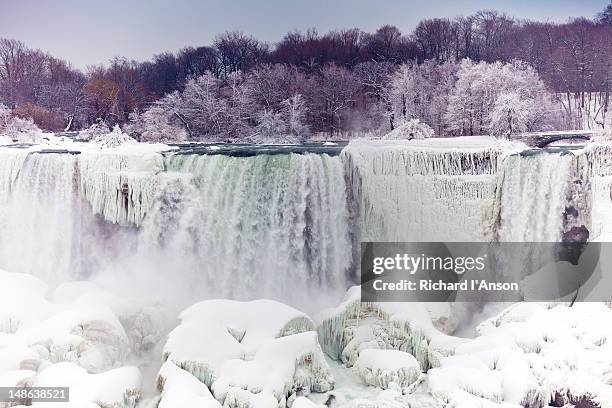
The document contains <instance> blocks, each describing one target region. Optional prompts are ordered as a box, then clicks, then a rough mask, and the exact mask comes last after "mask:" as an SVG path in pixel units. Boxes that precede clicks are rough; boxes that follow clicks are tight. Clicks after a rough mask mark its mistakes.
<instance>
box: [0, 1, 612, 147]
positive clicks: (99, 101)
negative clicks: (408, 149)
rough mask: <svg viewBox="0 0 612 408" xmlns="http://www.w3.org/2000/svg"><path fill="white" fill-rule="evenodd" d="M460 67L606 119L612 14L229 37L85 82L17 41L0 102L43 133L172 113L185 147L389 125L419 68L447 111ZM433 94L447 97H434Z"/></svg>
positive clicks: (453, 130) (120, 61) (438, 122)
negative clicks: (521, 83) (525, 85)
mask: <svg viewBox="0 0 612 408" xmlns="http://www.w3.org/2000/svg"><path fill="white" fill-rule="evenodd" d="M466 58H467V59H470V60H472V61H474V62H479V61H483V62H489V63H491V62H501V63H509V62H512V61H514V60H517V59H519V60H522V61H525V62H526V63H527V64H529V65H530V66H531V67H533V68H534V69H535V71H536V72H537V74H538V75H539V78H540V79H541V80H542V81H543V83H544V84H545V89H546V90H547V91H550V92H552V93H557V94H564V95H566V99H567V100H568V101H569V100H572V103H571V104H569V103H568V104H567V106H568V108H567V109H574V110H575V109H576V108H581V104H582V105H583V107H586V106H587V105H588V104H589V103H590V100H591V99H590V98H589V96H590V94H592V93H597V94H598V95H602V94H603V95H604V97H603V98H604V99H603V100H605V108H604V109H605V110H607V107H608V105H607V104H608V100H607V95H608V93H609V91H610V89H611V87H612V77H611V76H612V12H610V6H608V8H607V9H606V10H604V12H602V13H601V14H600V15H598V16H597V17H596V18H595V19H593V20H589V19H583V18H581V19H576V20H573V21H570V22H568V23H564V24H556V23H543V22H534V21H519V20H516V19H514V18H511V17H509V16H507V15H504V14H501V13H498V12H495V11H482V12H479V13H476V14H475V15H472V16H468V17H457V18H454V19H425V20H422V21H421V22H420V23H419V24H418V25H417V27H416V28H415V30H414V31H413V32H411V33H402V32H400V30H399V29H397V28H396V27H393V26H384V27H381V28H380V29H378V30H376V32H374V33H366V32H363V31H361V30H359V29H346V30H339V31H332V32H329V33H326V34H319V33H317V32H316V30H314V29H313V30H308V31H307V32H305V33H303V32H290V33H287V34H286V35H285V36H284V37H283V38H282V39H281V40H280V41H279V42H278V43H276V44H274V45H269V44H266V43H264V42H261V41H259V40H257V39H255V38H253V37H251V36H249V35H246V34H244V33H240V32H227V33H224V34H221V35H219V36H218V37H217V38H216V39H215V41H214V42H213V44H211V45H210V46H202V47H187V48H184V49H183V50H181V51H179V52H178V53H170V52H167V53H162V54H159V55H156V56H154V57H153V59H152V60H151V61H146V62H136V61H132V60H129V59H126V58H115V59H113V60H112V61H110V62H109V63H108V64H106V65H100V66H95V67H90V68H89V69H88V70H87V72H80V71H78V70H75V69H73V68H72V67H71V66H70V64H69V63H68V62H66V61H62V60H60V59H58V58H55V57H53V56H51V55H49V54H47V53H45V52H43V51H40V50H33V49H30V48H28V47H27V46H26V45H25V44H23V43H21V42H19V41H16V40H10V39H0V103H3V104H5V105H7V106H9V107H10V108H11V109H13V110H14V113H15V114H16V115H19V116H22V117H32V118H33V119H34V121H35V122H36V123H37V124H38V125H39V126H41V127H42V128H44V129H49V130H60V129H79V128H85V127H88V126H89V125H91V124H93V123H96V121H98V120H99V119H101V120H102V121H104V122H105V123H106V124H108V125H109V126H110V125H114V124H126V123H128V122H130V120H131V119H132V122H134V123H141V127H142V126H144V121H145V119H147V116H145V115H144V114H145V113H146V112H147V111H150V110H151V109H153V111H154V112H153V113H150V114H149V115H148V117H149V123H148V124H147V126H149V127H151V126H154V123H152V122H151V120H152V119H151V117H152V116H155V115H154V114H156V112H155V110H157V116H155V120H156V121H157V122H159V121H160V120H161V119H160V117H159V115H158V114H159V113H160V112H164V114H168V112H169V114H170V115H173V119H172V120H170V119H169V118H167V117H166V118H165V119H163V121H166V119H168V120H170V122H172V125H173V126H174V123H175V122H177V123H178V125H181V124H182V127H181V129H182V131H185V132H186V133H187V134H188V137H190V138H201V137H206V136H208V135H209V134H211V133H207V132H217V133H216V134H217V135H220V136H221V137H240V136H241V135H247V134H248V135H261V134H264V133H270V132H279V131H284V132H288V133H291V132H293V133H302V134H303V133H308V134H313V133H318V132H324V133H327V134H344V133H347V132H367V131H373V130H379V129H381V128H384V127H385V126H386V127H387V129H389V128H392V127H393V125H394V124H393V122H394V119H396V116H397V109H396V105H394V104H397V100H395V99H393V95H392V91H393V82H394V81H395V82H396V83H397V81H398V75H402V69H404V71H405V70H406V67H411V68H414V69H416V67H419V66H421V65H422V64H423V63H425V62H426V63H427V64H428V65H426V66H427V67H429V68H427V69H425V70H421V71H419V72H420V74H419V75H430V74H431V75H434V77H431V78H427V80H428V81H429V82H427V84H432V83H434V82H435V83H436V84H439V86H440V87H439V88H438V87H437V86H438V85H436V86H434V87H433V88H431V89H430V90H428V92H429V93H428V94H427V98H429V100H430V101H434V102H435V101H437V100H438V99H443V100H444V101H445V102H444V103H447V102H448V101H447V99H448V96H449V95H450V92H451V91H452V87H453V86H454V84H455V83H456V81H457V72H458V71H459V63H460V61H461V60H463V59H466ZM445 64H447V65H445ZM402 67H404V68H402ZM481 71H482V70H481ZM436 75H437V76H438V77H436ZM444 75H448V76H444ZM190 84H191V85H190ZM196 85H197V86H196ZM428 86H429V85H428ZM203 89H204V90H205V92H204V94H202V90H203ZM442 92H446V94H445V95H442V94H438V93H442ZM543 92H544V91H543ZM416 95H417V94H416V93H415V94H409V95H407V96H404V97H407V98H408V99H411V98H412V99H413V98H415V97H416ZM205 97H207V98H213V97H214V98H213V99H211V100H212V101H213V102H214V103H213V105H214V104H217V103H219V105H218V108H217V109H212V108H211V109H212V110H211V111H210V112H205V111H202V110H198V109H203V108H202V106H201V105H202V104H201V105H197V104H195V105H194V104H193V101H197V100H198V98H205ZM557 97H558V96H557ZM551 98H552V96H551ZM599 98H601V96H599ZM189 101H191V102H189ZM189 103H192V105H189ZM419 103H420V105H419V106H421V107H423V106H425V105H424V104H423V103H422V101H421V102H419ZM435 103H438V102H435ZM203 105H206V104H203ZM206 106H208V105H206ZM178 107H181V109H182V110H180V112H179V109H178ZM164 109H165V110H164ZM421 109H423V112H424V113H423V115H424V116H419V114H417V113H411V112H408V116H410V117H412V118H419V119H421V120H423V121H425V122H426V123H428V124H429V125H430V126H431V127H432V128H434V130H435V131H436V133H437V134H459V133H468V132H469V130H468V129H467V128H462V130H458V129H457V127H456V126H449V124H448V123H445V122H444V119H443V118H444V117H446V118H449V116H448V115H446V110H447V107H446V106H445V105H444V106H442V107H438V108H436V109H438V110H440V112H439V114H438V115H437V116H436V117H437V119H435V120H434V119H432V118H429V117H426V116H427V115H429V116H431V115H432V114H431V113H430V112H428V110H427V108H426V107H424V108H421ZM598 109H601V107H598ZM403 113H406V112H403ZM190 115H191V119H190ZM445 115H446V116H445ZM194 121H195V122H197V123H195V122H194ZM298 122H299V123H298ZM164 123H165V122H164ZM193 123H195V124H194V125H193V126H190V124H193ZM166 124H167V123H166ZM159 126H161V124H159ZM292 127H293V128H292ZM297 128H300V130H299V132H298V130H296V129H297ZM253 129H258V130H257V131H255V132H254V131H253ZM479 130H482V126H479ZM473 131H474V130H473Z"/></svg>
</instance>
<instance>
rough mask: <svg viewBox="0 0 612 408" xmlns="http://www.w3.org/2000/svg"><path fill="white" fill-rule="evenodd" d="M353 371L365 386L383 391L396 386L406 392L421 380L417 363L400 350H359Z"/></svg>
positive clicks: (409, 355)
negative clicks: (355, 371) (354, 370)
mask: <svg viewBox="0 0 612 408" xmlns="http://www.w3.org/2000/svg"><path fill="white" fill-rule="evenodd" d="M355 369H356V370H357V372H358V373H359V376H360V377H361V378H362V379H363V380H364V381H365V382H366V383H367V384H369V385H372V386H374V387H380V388H382V389H385V390H386V389H389V388H390V387H391V386H392V385H393V384H396V385H397V386H398V387H400V388H402V389H406V390H407V392H408V390H410V389H411V388H412V387H413V386H414V385H415V384H416V383H417V381H418V380H419V379H420V378H421V367H420V365H419V362H418V361H417V360H416V358H414V357H413V356H412V355H411V354H408V353H406V352H404V351H400V350H385V349H383V350H376V349H365V350H361V352H360V353H359V357H358V358H357V361H356V362H355Z"/></svg>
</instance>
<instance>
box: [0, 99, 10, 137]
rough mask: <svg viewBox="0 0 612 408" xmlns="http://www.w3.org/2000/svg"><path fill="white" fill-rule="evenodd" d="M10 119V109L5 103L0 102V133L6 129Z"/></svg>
mask: <svg viewBox="0 0 612 408" xmlns="http://www.w3.org/2000/svg"><path fill="white" fill-rule="evenodd" d="M11 119H12V115H11V110H10V109H9V108H8V107H7V106H6V105H3V104H1V103H0V134H2V133H4V132H5V131H6V128H7V127H8V125H9V123H10V121H11Z"/></svg>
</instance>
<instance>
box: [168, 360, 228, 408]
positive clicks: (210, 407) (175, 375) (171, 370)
mask: <svg viewBox="0 0 612 408" xmlns="http://www.w3.org/2000/svg"><path fill="white" fill-rule="evenodd" d="M157 389H158V391H159V392H160V393H161V399H160V401H159V405H158V406H157V407H158V408H178V407H190V408H221V404H220V403H219V401H217V400H216V399H215V398H214V397H213V396H212V394H211V392H210V391H209V389H208V387H207V386H206V385H205V384H203V383H202V382H200V381H199V380H198V379H197V378H195V377H194V376H193V375H191V374H190V373H188V372H187V371H185V370H183V369H181V368H179V367H177V366H176V365H175V364H174V363H172V362H170V361H166V362H165V363H164V364H163V365H162V367H161V369H160V370H159V374H158V375H157Z"/></svg>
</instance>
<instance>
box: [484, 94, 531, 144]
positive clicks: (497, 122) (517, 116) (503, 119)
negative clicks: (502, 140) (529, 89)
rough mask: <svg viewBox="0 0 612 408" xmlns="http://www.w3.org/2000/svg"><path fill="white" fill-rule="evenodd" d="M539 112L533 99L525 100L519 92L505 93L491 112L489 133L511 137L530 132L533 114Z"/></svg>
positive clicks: (497, 100)
mask: <svg viewBox="0 0 612 408" xmlns="http://www.w3.org/2000/svg"><path fill="white" fill-rule="evenodd" d="M536 110H537V107H536V106H535V101H534V100H533V99H527V100H524V99H523V97H522V96H521V95H520V94H519V93H518V92H504V93H502V94H501V95H499V96H498V97H497V99H496V100H495V104H494V105H493V109H492V110H491V112H489V117H488V121H489V132H490V133H491V134H492V135H511V134H515V133H524V132H527V130H529V127H530V120H531V118H532V113H533V112H534V111H536Z"/></svg>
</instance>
